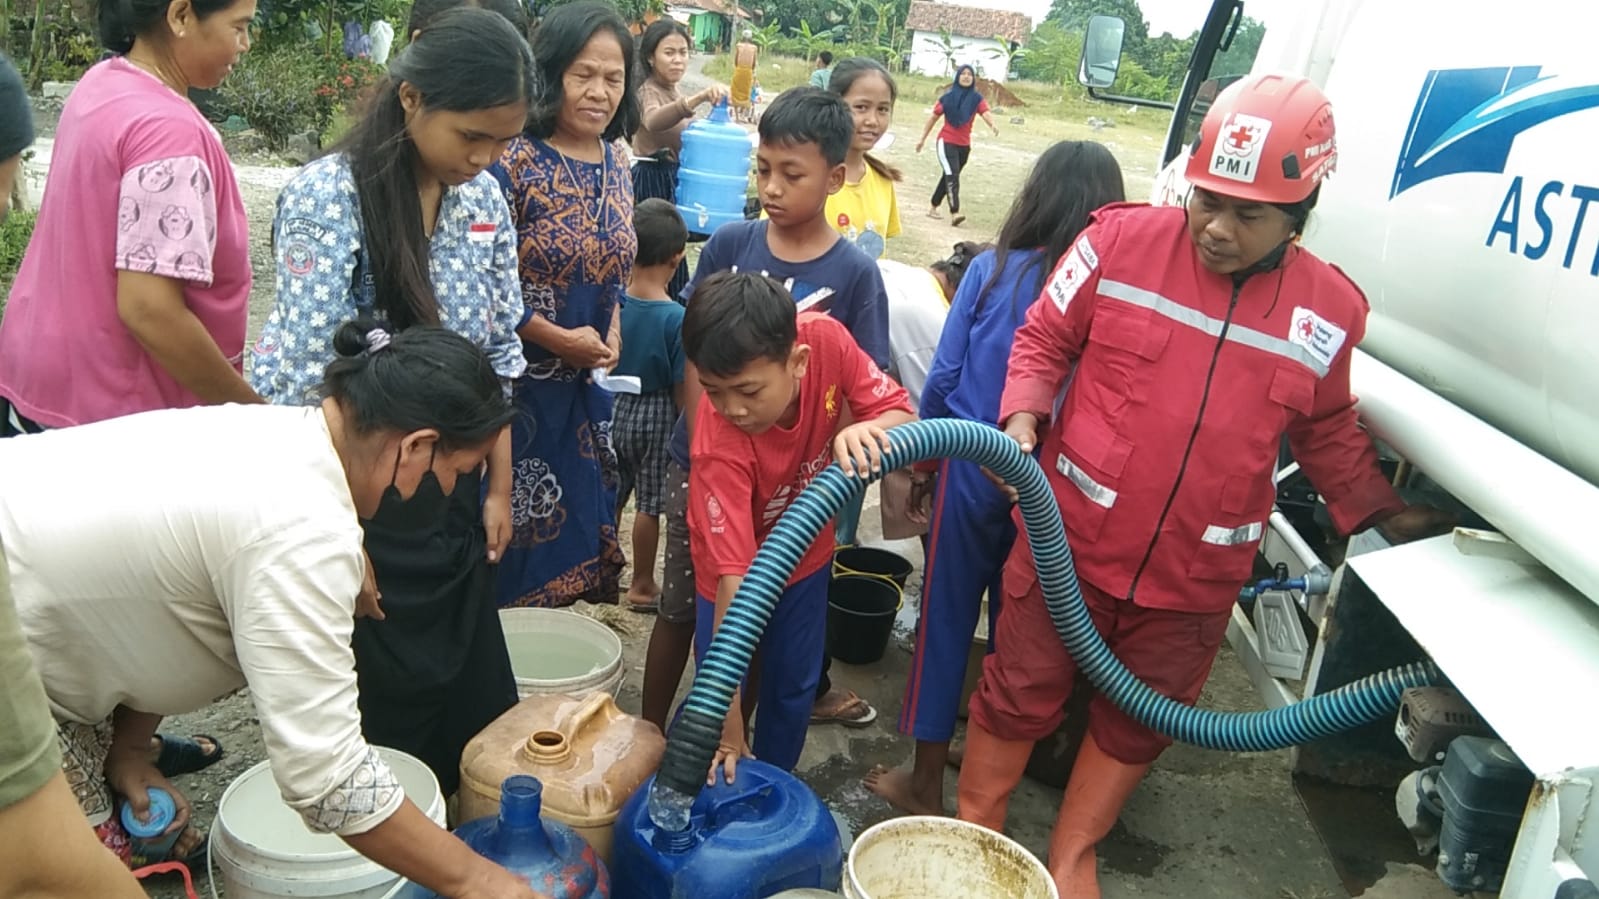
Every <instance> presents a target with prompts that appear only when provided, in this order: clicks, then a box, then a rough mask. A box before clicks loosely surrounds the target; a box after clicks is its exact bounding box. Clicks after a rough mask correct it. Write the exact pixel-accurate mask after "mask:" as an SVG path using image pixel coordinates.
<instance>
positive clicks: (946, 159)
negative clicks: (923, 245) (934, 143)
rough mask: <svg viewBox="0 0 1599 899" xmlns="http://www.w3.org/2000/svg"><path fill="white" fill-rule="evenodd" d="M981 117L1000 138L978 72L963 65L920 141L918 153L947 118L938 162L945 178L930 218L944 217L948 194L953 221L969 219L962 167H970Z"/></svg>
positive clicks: (940, 181)
mask: <svg viewBox="0 0 1599 899" xmlns="http://www.w3.org/2000/svg"><path fill="white" fill-rule="evenodd" d="M978 116H982V117H983V121H985V122H987V123H988V127H989V129H990V130H992V131H993V132H994V136H995V137H998V136H999V126H997V125H995V124H994V117H993V116H991V115H989V114H988V101H987V100H984V99H983V95H982V94H980V93H978V91H977V71H976V70H975V69H973V68H972V67H971V66H969V65H963V66H961V67H960V68H958V69H956V70H955V80H954V82H952V83H951V84H950V86H949V90H947V91H945V92H944V96H943V97H940V98H939V101H938V102H937V103H935V104H933V114H932V115H930V116H928V117H927V126H926V127H924V128H923V129H922V139H921V140H919V141H917V142H916V152H918V153H920V152H922V147H923V146H924V145H926V143H927V135H929V134H932V133H933V126H934V125H935V124H937V123H938V120H939V118H940V117H942V118H943V119H944V127H943V128H942V129H941V130H940V131H939V132H938V164H939V165H940V166H942V167H943V169H944V177H942V178H940V179H938V186H937V187H935V188H933V207H932V209H931V210H929V211H928V213H927V215H928V217H929V218H935V219H936V218H943V216H941V215H939V214H938V207H939V205H941V204H942V203H943V202H944V196H945V195H946V194H948V196H949V214H950V224H952V225H959V224H960V223H961V222H964V221H966V216H964V215H961V169H964V168H965V167H966V162H967V160H968V159H970V158H971V155H972V124H973V123H974V122H975V121H977V117H978Z"/></svg>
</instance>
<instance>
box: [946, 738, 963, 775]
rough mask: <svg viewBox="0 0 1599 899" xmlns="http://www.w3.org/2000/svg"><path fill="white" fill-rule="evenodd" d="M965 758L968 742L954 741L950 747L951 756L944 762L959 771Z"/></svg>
mask: <svg viewBox="0 0 1599 899" xmlns="http://www.w3.org/2000/svg"><path fill="white" fill-rule="evenodd" d="M965 759H966V744H965V743H952V744H950V747H949V758H948V759H947V760H945V762H944V763H945V764H946V765H949V766H950V767H951V768H954V769H955V770H956V771H959V770H960V769H961V762H963V761H965Z"/></svg>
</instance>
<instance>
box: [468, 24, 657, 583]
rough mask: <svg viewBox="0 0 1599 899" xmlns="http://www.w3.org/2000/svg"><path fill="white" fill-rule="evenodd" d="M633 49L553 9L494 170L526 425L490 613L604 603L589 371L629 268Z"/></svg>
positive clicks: (597, 449) (606, 441) (604, 364)
mask: <svg viewBox="0 0 1599 899" xmlns="http://www.w3.org/2000/svg"><path fill="white" fill-rule="evenodd" d="M632 46H633V39H632V36H631V34H629V32H628V30H627V25H626V23H624V22H623V21H622V19H621V17H620V16H619V15H617V13H616V10H615V8H614V7H612V6H611V5H610V4H608V3H600V2H593V0H580V2H577V3H571V4H567V5H563V6H558V7H556V8H555V9H553V10H551V11H550V13H549V15H547V16H545V17H544V20H543V21H542V22H541V23H540V25H539V30H538V33H537V34H536V35H535V36H534V41H533V56H534V58H535V59H536V60H538V65H539V67H540V69H541V73H542V75H543V94H542V96H541V97H540V98H539V99H540V102H538V103H536V104H535V108H534V110H533V114H532V116H531V117H530V119H529V123H528V126H527V129H526V131H525V132H524V133H523V134H522V135H521V136H520V137H518V138H517V139H516V140H514V141H512V143H511V145H510V147H508V148H507V149H506V151H505V153H504V155H502V156H501V157H500V161H499V163H498V164H497V165H496V166H495V167H494V174H495V176H496V177H497V178H499V179H500V184H501V186H502V187H504V189H505V193H506V198H507V199H508V200H509V201H510V205H511V216H512V218H513V219H514V220H515V222H516V229H517V235H518V238H519V242H518V252H519V254H520V256H521V280H522V301H523V303H524V304H525V306H526V309H525V310H524V312H523V322H522V325H521V326H520V327H519V328H518V329H517V331H518V333H519V334H520V335H521V337H522V341H523V349H524V350H525V352H526V353H527V360H528V371H527V374H526V375H525V376H523V378H522V379H521V380H520V381H518V382H517V385H516V395H515V396H516V404H517V406H518V407H519V408H521V409H522V410H524V411H525V412H526V413H528V414H527V415H525V416H523V417H522V419H521V420H519V421H518V422H516V423H515V424H514V425H513V427H512V453H513V457H514V459H515V465H514V467H513V477H514V483H513V485H512V495H511V524H512V530H511V544H510V546H509V548H507V550H506V553H505V561H504V562H503V563H501V565H500V577H499V601H500V605H502V606H509V605H520V606H566V605H570V604H571V603H573V602H576V601H578V600H580V599H581V600H587V601H590V602H604V603H614V602H616V601H617V593H618V582H619V581H620V578H621V572H622V566H623V563H624V560H623V558H622V551H621V548H620V546H619V545H618V542H617V527H616V488H617V465H616V454H615V452H614V450H613V449H612V446H611V408H612V403H611V399H612V398H611V394H610V393H609V392H607V391H606V390H605V389H604V388H602V387H601V386H600V385H599V384H597V383H595V374H594V372H595V370H596V369H599V370H602V371H603V370H607V369H610V368H611V367H613V366H615V365H616V361H617V358H618V356H619V354H620V350H621V340H622V337H621V323H620V317H619V313H620V308H621V306H620V304H621V298H622V290H623V288H624V286H625V285H626V284H627V281H628V276H629V273H630V271H631V269H632V266H633V257H634V254H635V252H636V250H637V246H638V240H637V238H636V237H635V235H634V233H633V184H632V179H631V177H630V175H629V172H628V168H627V163H626V160H625V159H624V158H623V157H622V156H621V155H620V152H619V150H618V149H617V147H618V143H617V139H618V138H620V137H624V136H626V135H628V134H630V133H632V132H633V131H634V130H636V129H637V127H638V120H639V111H638V101H637V98H636V97H635V95H634V85H633V72H632V67H633V53H632V52H630V51H631V49H632Z"/></svg>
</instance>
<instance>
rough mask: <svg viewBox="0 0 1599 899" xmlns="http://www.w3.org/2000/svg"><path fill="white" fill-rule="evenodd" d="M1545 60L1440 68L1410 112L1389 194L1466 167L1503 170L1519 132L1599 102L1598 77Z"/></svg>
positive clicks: (1492, 172) (1474, 169)
mask: <svg viewBox="0 0 1599 899" xmlns="http://www.w3.org/2000/svg"><path fill="white" fill-rule="evenodd" d="M1540 68H1541V67H1539V66H1498V67H1489V68H1481V69H1436V70H1434V71H1431V72H1428V73H1427V79H1426V81H1425V82H1424V83H1423V84H1422V88H1421V94H1420V96H1419V97H1417V99H1416V109H1415V111H1414V112H1413V113H1411V116H1410V127H1409V128H1408V129H1407V130H1406V132H1405V141H1404V145H1403V146H1402V147H1401V149H1400V154H1399V162H1398V165H1397V166H1396V167H1395V169H1394V180H1393V184H1392V186H1391V187H1390V188H1389V192H1388V197H1389V199H1392V198H1394V197H1397V196H1399V195H1400V194H1402V193H1404V192H1405V191H1407V190H1409V189H1410V188H1412V187H1415V186H1416V185H1418V184H1422V183H1425V182H1427V181H1431V180H1432V179H1434V178H1441V177H1443V176H1444V175H1454V174H1459V173H1462V172H1485V173H1491V174H1502V173H1503V172H1504V171H1505V165H1506V162H1507V160H1508V159H1509V158H1510V147H1511V144H1513V143H1514V142H1515V139H1516V136H1517V135H1519V134H1521V133H1522V132H1523V131H1526V130H1528V129H1529V128H1533V127H1536V126H1538V125H1541V124H1543V123H1544V122H1547V121H1549V120H1551V119H1555V118H1559V117H1560V116H1563V115H1566V114H1568V113H1572V112H1580V111H1582V110H1585V109H1593V108H1595V107H1599V84H1585V83H1580V82H1577V81H1574V80H1572V79H1570V78H1567V77H1565V76H1561V75H1547V76H1541V75H1540V74H1539V71H1540Z"/></svg>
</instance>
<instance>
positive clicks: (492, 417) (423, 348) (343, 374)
mask: <svg viewBox="0 0 1599 899" xmlns="http://www.w3.org/2000/svg"><path fill="white" fill-rule="evenodd" d="M333 351H334V352H335V353H337V354H338V356H337V358H335V359H334V360H333V361H332V362H330V363H328V367H327V371H326V373H325V374H324V376H323V379H322V397H323V398H324V399H331V400H333V401H335V402H337V403H338V404H339V407H340V408H341V409H342V410H343V411H344V413H345V415H346V416H347V417H348V419H349V421H350V422H351V423H352V424H353V426H354V428H355V431H356V433H358V434H370V433H374V432H378V431H398V432H400V433H410V432H412V431H420V430H423V429H425V428H432V429H433V430H436V431H438V432H439V446H440V448H441V449H443V450H445V451H446V452H449V451H453V450H456V449H462V448H467V447H476V446H481V445H482V444H483V443H484V441H486V440H488V439H489V438H491V437H493V436H494V435H495V434H497V433H499V431H500V429H501V428H503V427H505V426H506V425H507V424H509V423H510V421H511V419H512V417H513V416H514V415H515V411H514V410H513V408H512V406H511V403H510V400H508V399H506V397H505V391H504V389H503V388H502V387H501V385H500V378H499V375H497V374H495V372H494V366H493V365H492V364H490V363H489V359H488V357H487V356H485V355H484V354H483V351H482V350H480V349H478V347H477V345H476V344H474V343H472V341H470V340H467V339H466V338H465V337H462V336H461V335H459V334H456V333H455V332H454V331H450V330H447V329H445V328H430V327H420V328H411V329H409V330H404V331H400V332H398V333H396V332H395V331H394V330H392V326H389V325H385V324H383V323H381V322H378V321H376V320H373V319H357V320H355V321H350V322H345V323H344V324H342V325H340V326H339V329H338V331H337V332H336V333H335V334H334V335H333Z"/></svg>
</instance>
